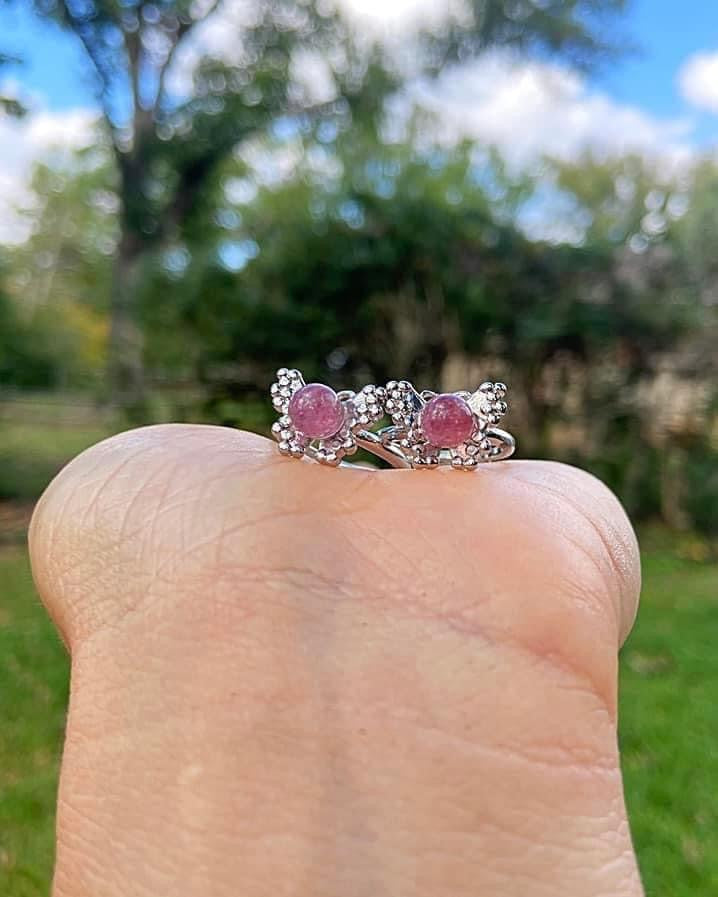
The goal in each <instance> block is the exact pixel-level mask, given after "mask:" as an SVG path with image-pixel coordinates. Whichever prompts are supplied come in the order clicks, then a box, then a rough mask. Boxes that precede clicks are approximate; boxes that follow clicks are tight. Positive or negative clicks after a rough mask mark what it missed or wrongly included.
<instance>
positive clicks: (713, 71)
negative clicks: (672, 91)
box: [678, 52, 718, 113]
mask: <svg viewBox="0 0 718 897" xmlns="http://www.w3.org/2000/svg"><path fill="white" fill-rule="evenodd" d="M678 86H679V88H680V91H681V93H682V95H683V96H684V98H685V99H686V100H688V102H689V103H691V104H692V105H693V106H697V107H698V108H699V109H708V110H709V111H710V112H716V113H718V52H713V53H695V54H694V55H693V56H689V57H688V59H687V60H686V61H685V62H684V64H683V65H682V66H681V68H680V71H679V72H678Z"/></svg>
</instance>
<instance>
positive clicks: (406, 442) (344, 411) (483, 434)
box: [271, 368, 516, 470]
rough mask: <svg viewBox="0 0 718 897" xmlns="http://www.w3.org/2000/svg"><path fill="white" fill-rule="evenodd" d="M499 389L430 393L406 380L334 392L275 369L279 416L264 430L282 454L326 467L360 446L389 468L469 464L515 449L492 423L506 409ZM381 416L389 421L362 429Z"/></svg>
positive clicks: (468, 467)
mask: <svg viewBox="0 0 718 897" xmlns="http://www.w3.org/2000/svg"><path fill="white" fill-rule="evenodd" d="M505 395H506V386H505V385H504V384H503V383H491V382H486V383H482V384H481V386H480V387H479V388H478V389H477V390H476V391H475V392H474V393H471V392H463V391H462V392H454V393H444V394H437V393H434V392H431V391H429V390H424V391H423V392H418V391H417V390H416V389H415V388H414V387H413V386H412V384H411V383H409V381H407V380H401V381H395V380H394V381H391V382H390V383H387V385H386V386H374V385H373V384H370V385H367V386H365V387H363V388H362V389H361V390H360V391H359V392H354V391H352V390H343V391H341V392H338V393H337V392H335V391H334V390H333V389H331V387H329V386H325V385H324V384H322V383H309V384H307V383H305V381H304V378H303V377H302V375H301V373H300V372H299V371H297V370H293V369H287V368H281V369H280V370H279V371H277V379H276V382H275V383H274V384H273V385H272V388H271V396H272V403H273V405H274V407H275V409H276V410H277V411H278V412H279V414H280V417H279V419H278V420H277V422H276V423H275V424H274V426H273V427H272V435H273V436H274V437H275V439H276V440H277V442H278V443H279V451H280V452H281V453H282V454H283V455H287V456H289V457H292V458H304V457H308V458H310V459H312V460H314V461H317V462H318V463H320V464H325V465H329V466H332V467H336V466H338V465H340V464H341V463H342V462H343V459H344V458H345V457H347V456H351V455H353V454H354V453H355V452H356V451H357V450H358V449H360V448H362V449H365V450H366V451H368V452H370V453H371V454H373V455H375V456H376V457H378V458H381V459H382V460H383V461H385V462H387V463H388V464H390V465H391V466H392V467H395V468H404V469H406V468H412V469H433V468H437V467H442V466H451V467H453V468H455V469H458V470H473V469H475V468H476V467H478V465H479V464H486V463H490V462H492V461H501V460H504V459H506V458H509V457H511V455H512V454H513V453H514V451H515V448H516V442H515V440H514V437H513V436H512V435H511V434H510V433H508V432H506V431H505V430H501V429H499V428H498V427H497V426H496V424H497V423H498V422H499V421H500V420H501V418H502V417H503V416H504V415H505V414H506V411H507V407H508V406H507V404H506V402H505V401H504V396H505ZM385 417H388V418H390V420H391V424H390V425H389V426H385V427H383V428H382V429H379V430H372V429H370V428H371V427H372V426H373V425H375V424H378V423H379V422H380V421H381V420H382V418H385Z"/></svg>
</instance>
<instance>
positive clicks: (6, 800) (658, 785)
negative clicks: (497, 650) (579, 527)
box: [0, 0, 718, 897]
mask: <svg viewBox="0 0 718 897" xmlns="http://www.w3.org/2000/svg"><path fill="white" fill-rule="evenodd" d="M281 365H291V366H297V367H300V368H301V369H302V370H303V371H304V372H305V374H306V375H307V376H308V377H309V378H312V379H314V378H317V379H321V380H323V381H325V382H330V383H333V384H335V385H337V386H342V387H351V386H353V385H358V384H361V383H363V382H366V381H374V382H383V381H385V380H387V379H390V378H392V377H409V378H411V379H413V380H414V381H415V382H416V383H417V384H418V385H419V386H420V387H421V388H434V389H446V390H451V389H458V388H465V387H467V386H471V385H477V384H478V383H479V382H481V381H482V380H484V379H488V378H497V379H502V380H505V381H506V382H508V383H509V385H510V386H511V388H512V393H511V394H510V396H509V398H510V400H511V412H510V417H509V419H508V426H509V427H510V429H511V430H512V431H514V432H516V433H517V435H518V438H519V444H520V452H521V454H522V455H524V456H528V455H533V456H541V457H551V458H559V459H562V460H566V461H569V462H572V463H576V464H579V465H581V466H583V467H586V468H588V469H590V470H592V471H594V472H595V473H597V474H598V475H599V476H600V477H602V478H603V479H604V480H606V481H607V482H608V483H609V485H611V486H612V488H614V489H615V490H616V491H617V492H618V494H619V495H620V496H621V498H622V500H623V501H624V503H625V505H626V507H627V509H628V511H629V513H630V514H631V515H632V517H633V519H634V520H635V522H636V524H637V526H638V527H639V530H640V533H641V539H642V544H643V549H644V567H645V574H646V585H645V594H644V603H643V608H642V612H641V616H640V619H639V624H638V627H637V629H636V631H635V633H634V635H633V636H632V638H631V640H630V642H629V644H628V646H627V648H626V649H625V651H624V654H623V658H622V676H623V697H622V723H621V742H622V747H623V756H624V768H625V773H626V786H627V797H628V804H629V810H630V815H631V820H632V825H633V831H634V836H635V840H636V844H637V848H638V852H639V858H640V862H641V867H642V871H643V875H644V878H645V882H646V886H647V891H648V894H649V895H651V897H687V895H692V897H709V895H715V894H716V893H718V805H717V804H716V801H715V800H714V796H715V793H716V789H717V788H718V750H717V748H716V744H718V730H717V728H716V727H717V726H718V709H717V705H718V656H717V655H716V651H715V643H716V636H718V608H717V607H716V605H717V603H718V563H717V560H716V559H717V557H718V550H717V549H718V381H717V379H716V373H717V372H718V8H716V7H715V5H714V4H713V3H709V2H708V0H684V2H682V3H675V2H674V0H635V2H633V3H630V2H625V3H624V2H622V0H605V2H601V0H192V2H189V0H34V2H33V0H0V893H2V894H7V895H9V897H36V895H41V894H45V893H47V889H48V882H49V877H50V869H51V863H52V826H53V801H54V790H55V786H56V775H57V766H58V755H59V749H60V745H61V738H62V728H63V723H64V709H65V700H66V691H67V662H66V659H65V657H64V653H63V650H62V649H61V647H60V645H59V643H58V640H57V638H56V636H55V635H54V633H53V631H52V629H51V627H50V625H49V623H48V622H47V621H46V619H45V617H44V614H43V612H42V611H41V609H40V607H39V604H38V600H37V598H36V596H35V593H34V591H33V588H32V585H31V580H30V575H29V571H28V566H27V559H26V553H25V549H24V534H25V529H26V526H27V521H28V519H29V514H30V512H31V509H32V505H33V502H34V501H35V499H36V498H37V496H38V495H39V494H40V493H41V491H42V489H43V488H44V486H45V485H46V484H47V482H48V481H49V479H50V478H51V477H52V476H53V475H54V473H55V472H56V471H57V470H58V469H59V468H60V467H61V466H62V464H63V463H65V462H66V461H67V460H68V459H69V458H70V457H72V456H73V455H74V454H75V453H77V452H78V451H80V450H81V449H83V448H84V447H86V446H87V445H90V444H91V443H93V442H95V441H97V440H98V439H101V438H103V437H105V436H107V435H109V434H111V433H113V432H116V431H118V430H120V429H124V428H126V427H128V426H132V425H137V424H142V423H147V422H156V421H167V420H191V421H207V422H214V423H222V424H226V425H230V426H242V427H248V428H251V429H259V430H262V431H266V430H267V429H268V427H269V425H270V423H271V417H270V406H269V403H268V402H267V401H266V398H265V391H266V389H267V386H268V385H269V383H270V382H271V379H272V374H273V372H274V370H275V369H276V367H278V366H281Z"/></svg>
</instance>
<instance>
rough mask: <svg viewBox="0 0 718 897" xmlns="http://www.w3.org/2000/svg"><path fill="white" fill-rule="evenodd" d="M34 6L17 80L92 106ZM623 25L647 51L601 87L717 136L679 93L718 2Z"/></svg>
mask: <svg viewBox="0 0 718 897" xmlns="http://www.w3.org/2000/svg"><path fill="white" fill-rule="evenodd" d="M28 7H29V4H26V5H24V4H14V5H13V6H12V7H10V8H8V7H4V8H3V9H2V10H1V11H0V34H1V35H2V38H0V47H2V48H3V49H6V50H10V51H11V52H15V53H18V54H22V55H23V56H24V57H25V59H26V63H25V65H24V66H22V67H17V68H15V69H13V70H12V75H13V77H14V78H16V79H17V80H18V81H19V82H20V83H21V84H22V85H23V86H24V87H26V88H27V89H28V90H29V91H31V92H33V93H37V94H39V95H40V96H42V97H43V98H44V100H45V102H46V103H47V105H48V107H49V108H51V109H56V110H60V109H67V108H70V107H77V106H87V105H90V104H92V95H91V92H90V89H89V85H88V83H87V80H86V76H85V75H83V72H84V71H85V67H84V65H83V59H82V54H81V50H80V48H79V47H78V45H77V44H76V42H75V41H74V40H72V38H69V37H67V36H66V35H64V34H63V33H62V32H60V31H59V29H56V28H50V27H43V26H38V24H37V23H36V22H35V21H34V20H33V18H32V15H31V13H30V12H29V11H28ZM619 25H620V27H622V28H623V30H624V31H625V34H626V35H627V36H628V37H629V38H630V39H631V40H633V41H634V42H636V43H637V44H638V46H639V49H638V50H637V51H636V52H635V53H632V54H629V55H627V56H626V57H624V58H623V59H620V60H618V61H613V62H611V63H610V64H609V65H607V66H606V67H605V68H604V69H603V70H601V71H599V72H597V73H596V74H594V75H593V77H592V80H593V83H594V84H595V85H596V87H597V88H600V89H602V90H605V91H606V92H607V93H608V94H609V95H610V96H612V97H613V98H615V99H616V100H617V101H620V102H622V103H626V104H631V105H634V106H638V107H640V108H641V109H643V110H645V111H646V112H648V113H650V114H651V115H654V116H656V117H659V118H679V117H683V116H691V119H692V120H694V121H695V123H696V132H695V137H696V140H698V141H699V142H701V143H703V142H706V141H712V140H713V139H714V138H715V137H716V136H717V135H718V116H715V115H713V114H710V113H705V112H700V111H696V110H695V109H691V108H690V107H689V106H688V104H687V103H686V101H685V100H684V99H683V97H682V96H681V94H680V91H679V90H678V87H677V84H676V74H677V72H678V70H679V68H680V66H681V65H682V64H683V63H684V62H685V60H686V59H687V58H688V57H689V56H691V54H693V53H695V52H696V51H700V50H705V51H715V50H718V3H714V2H712V0H683V2H680V0H633V3H632V5H631V7H630V8H629V13H628V15H627V16H626V17H625V19H624V20H623V22H622V23H619Z"/></svg>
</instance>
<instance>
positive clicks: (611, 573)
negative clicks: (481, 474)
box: [506, 461, 641, 647]
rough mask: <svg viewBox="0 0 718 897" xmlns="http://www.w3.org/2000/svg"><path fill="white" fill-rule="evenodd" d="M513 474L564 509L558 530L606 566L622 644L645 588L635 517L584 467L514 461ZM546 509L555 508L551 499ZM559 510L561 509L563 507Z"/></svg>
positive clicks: (604, 570)
mask: <svg viewBox="0 0 718 897" xmlns="http://www.w3.org/2000/svg"><path fill="white" fill-rule="evenodd" d="M506 467H507V469H508V470H509V471H510V475H511V477H513V478H514V479H515V480H516V481H518V482H521V483H525V484H528V485H530V486H531V487H533V488H535V489H537V490H538V493H539V494H543V495H544V496H547V497H548V496H552V497H553V498H555V499H557V500H558V502H559V507H560V505H563V506H564V508H565V509H566V511H565V513H562V514H560V516H559V518H558V519H557V520H555V522H556V523H557V524H558V530H559V531H560V532H563V534H564V535H565V536H566V537H567V538H570V539H578V540H580V542H581V544H583V545H585V547H586V550H588V551H589V552H590V556H591V557H592V559H593V561H594V562H595V565H596V566H597V567H598V568H599V569H601V570H603V572H604V579H605V584H606V589H607V591H608V592H609V593H610V594H611V596H612V597H613V600H614V605H615V608H616V617H617V635H618V644H619V647H620V646H621V645H623V643H624V642H625V641H626V639H627V638H628V636H629V634H630V632H631V629H632V627H633V624H634V622H635V619H636V615H637V613H638V605H639V597H640V591H641V563H640V551H639V546H638V540H637V538H636V533H635V530H634V528H633V525H632V524H631V521H630V519H629V517H628V515H627V513H626V511H625V509H624V507H623V505H622V504H621V502H620V501H619V499H618V498H617V496H616V495H615V493H614V492H612V491H611V489H609V488H608V486H606V484H605V483H603V482H602V481H601V480H600V479H598V478H597V477H596V476H594V475H593V474H591V473H588V472H587V471H585V470H582V469H580V468H577V467H573V466H572V465H569V464H563V463H561V462H557V461H511V462H508V463H507V465H506ZM546 512H547V513H548V514H551V513H556V507H555V506H553V507H552V503H551V502H550V501H547V502H546ZM559 513H560V512H559Z"/></svg>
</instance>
